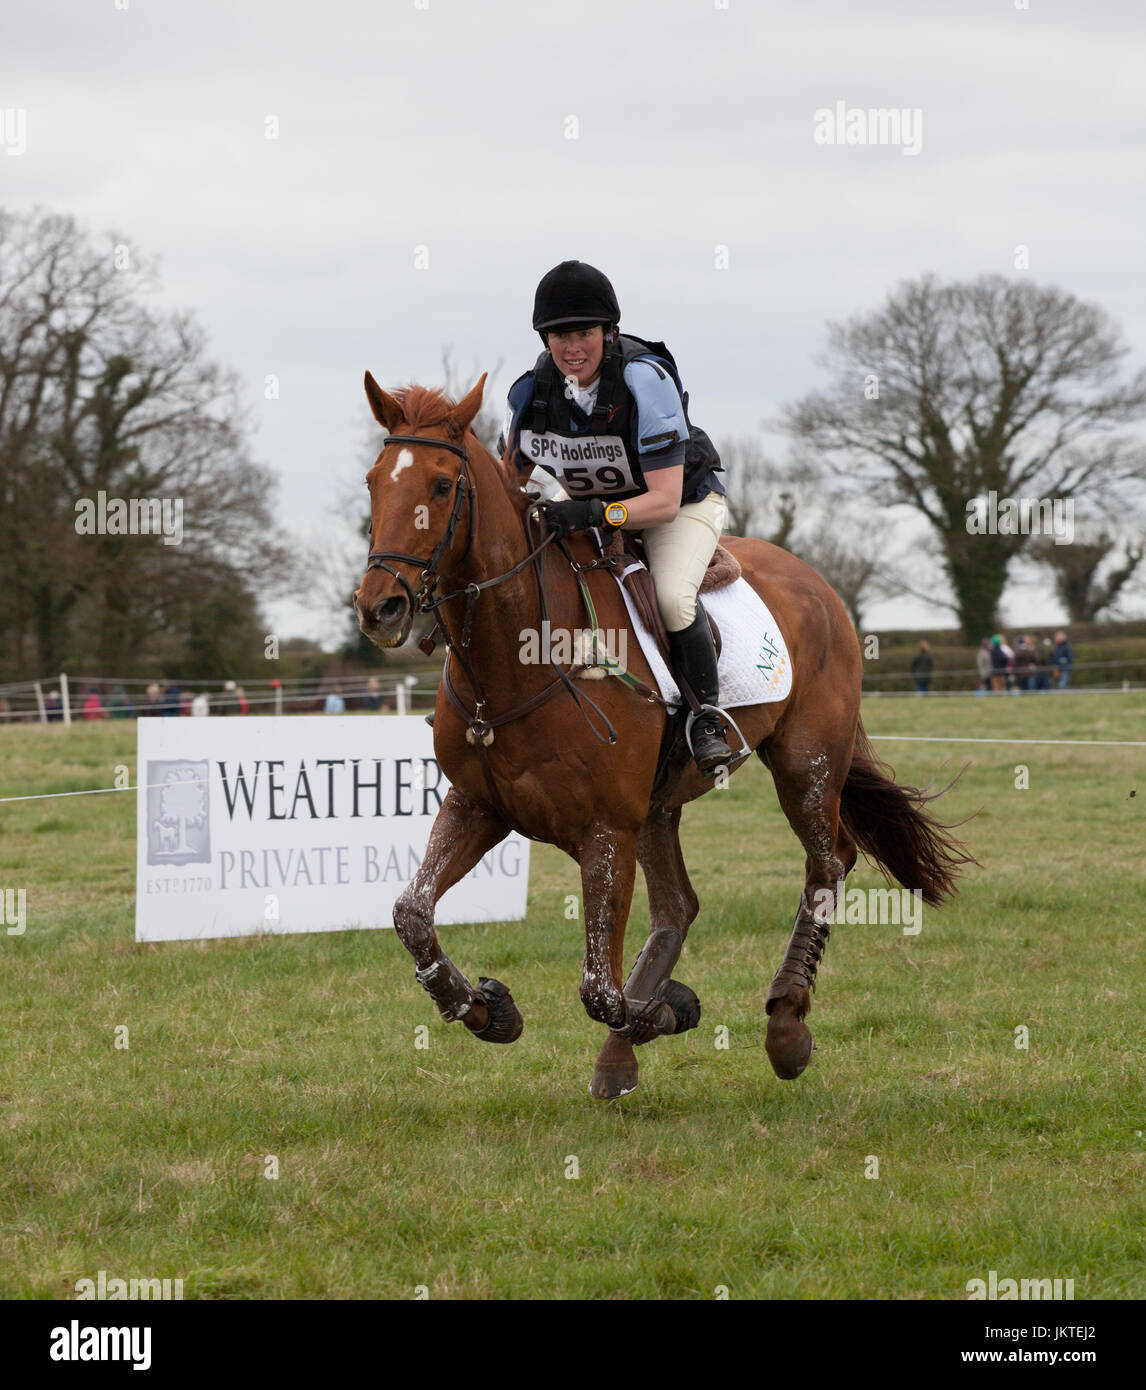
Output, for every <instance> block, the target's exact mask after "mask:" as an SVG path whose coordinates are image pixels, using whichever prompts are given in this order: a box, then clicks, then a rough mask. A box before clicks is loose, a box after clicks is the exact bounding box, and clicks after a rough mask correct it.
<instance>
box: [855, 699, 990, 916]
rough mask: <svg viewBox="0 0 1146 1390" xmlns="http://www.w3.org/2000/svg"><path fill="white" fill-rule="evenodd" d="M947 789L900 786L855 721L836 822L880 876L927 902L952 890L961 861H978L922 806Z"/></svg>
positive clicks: (937, 900) (934, 902)
mask: <svg viewBox="0 0 1146 1390" xmlns="http://www.w3.org/2000/svg"><path fill="white" fill-rule="evenodd" d="M956 780H958V779H956ZM950 785H951V783H948V787H949V786H950ZM948 787H944V788H943V789H942V790H941V791H938V792H929V791H928V790H927V789H926V788H919V787H904V786H900V785H899V784H898V783H897V782H896V781H895V773H894V771H893V770H892V769H891V768H890V767H888V765H887V764H886V763H885V762H883V761H882V760H881V759H880V758H879V757H878V756H877V755H876V752H875V749H874V748H873V747H872V746H871V740H870V739H869V738H868V736H867V734H866V733H865V732H864V727H863V722H862V721H861V722H860V723H859V725H858V726H857V728H856V738H855V746H854V749H853V752H852V765H851V767H850V768H849V769H848V776H847V781H846V782H845V783H844V787H843V791H842V792H841V794H840V821H841V823H842V824H843V827H844V829H845V830H846V831H847V832H848V834H849V835H850V836H851V837H852V839H853V840H854V841H855V842H856V844H857V845H858V847H859V848H860V850H861V851H862V852H863V853H864V854H866V855H867V856H868V858H870V859H874V860H875V862H876V863H877V864H878V865H879V867H880V868H881V869H882V870H883V872H884V874H885V875H887V876H889V877H891V878H895V879H896V880H898V882H900V883H901V884H902V885H903V886H904V888H909V889H912V890H915V889H918V890H919V891H920V892H921V893H922V894H923V901H924V902H925V903H929V904H931V905H932V906H937V905H938V904H939V903H941V902H943V901H944V900H945V899H946V898H949V897H951V896H952V895H953V894H954V893H956V892H957V891H958V889H957V887H956V883H955V880H956V878H957V877H958V875H959V873H960V872H961V870H962V868H963V866H964V865H966V864H978V862H979V861H978V860H977V859H976V858H975V857H974V856H973V855H972V854H969V853H967V852H966V846H965V845H964V844H963V843H962V841H960V840H956V839H954V838H953V837H952V836H951V835H950V834H949V833H948V832H949V831H951V830H952V829H954V826H953V825H944V824H943V823H942V822H941V821H937V820H935V819H934V817H932V816H930V815H928V814H927V811H926V810H925V809H924V808H925V807H926V806H927V804H928V803H929V802H931V801H934V800H935V799H936V797H939V796H942V795H943V792H945V791H946V790H947V789H948ZM958 824H962V822H961V821H960V822H958Z"/></svg>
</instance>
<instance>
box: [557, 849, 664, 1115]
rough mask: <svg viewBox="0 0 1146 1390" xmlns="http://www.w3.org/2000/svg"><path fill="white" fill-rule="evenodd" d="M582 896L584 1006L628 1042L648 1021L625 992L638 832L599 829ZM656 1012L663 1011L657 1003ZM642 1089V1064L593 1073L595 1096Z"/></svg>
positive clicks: (584, 857)
mask: <svg viewBox="0 0 1146 1390" xmlns="http://www.w3.org/2000/svg"><path fill="white" fill-rule="evenodd" d="M577 857H578V860H579V862H580V865H581V890H582V895H583V897H584V900H585V962H584V966H583V968H582V972H581V1002H582V1003H583V1004H584V1005H585V1012H586V1013H587V1014H588V1015H589V1017H590V1018H592V1019H595V1020H596V1021H597V1022H598V1023H603V1024H604V1025H605V1026H606V1027H607V1028H608V1029H610V1031H611V1032H613V1033H614V1034H616V1035H617V1036H618V1037H619V1038H622V1039H625V1040H626V1041H628V1040H631V1039H632V1038H633V1036H634V1032H636V1033H637V1034H638V1035H639V1033H640V1030H641V1028H642V1027H643V1016H642V1012H641V1010H640V1008H639V1007H636V1006H635V1005H634V1003H633V1001H630V1000H628V999H626V998H625V995H624V992H623V991H622V988H621V980H622V971H623V968H624V962H625V923H626V922H627V921H628V917H629V906H630V904H631V903H632V900H633V880H634V879H635V877H636V872H637V832H636V830H630V831H626V830H621V829H618V828H617V827H615V826H609V825H600V824H598V825H596V826H595V827H594V828H593V830H592V831H591V832H590V834H589V835H588V836H587V837H586V839H585V840H584V842H583V843H582V845H581V848H580V852H579V854H578V856H577ZM654 1004H655V1007H656V1008H658V1009H659V1008H660V1007H661V1006H660V1004H659V1002H658V1001H654ZM636 1086H637V1060H636V1057H635V1056H633V1057H632V1060H631V1061H627V1060H626V1061H624V1062H623V1063H622V1064H621V1065H619V1066H616V1067H613V1068H610V1069H609V1070H608V1071H602V1069H601V1068H600V1067H598V1068H597V1070H596V1071H594V1073H593V1079H592V1081H591V1082H590V1083H589V1091H590V1093H591V1094H592V1095H594V1096H598V1097H600V1098H604V1099H612V1098H613V1097H615V1096H623V1095H627V1094H628V1092H629V1091H633V1090H635V1089H636Z"/></svg>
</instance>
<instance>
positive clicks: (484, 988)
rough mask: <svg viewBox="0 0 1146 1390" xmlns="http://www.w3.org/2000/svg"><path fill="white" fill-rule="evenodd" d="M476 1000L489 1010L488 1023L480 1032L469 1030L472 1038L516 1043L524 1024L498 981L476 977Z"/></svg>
mask: <svg viewBox="0 0 1146 1390" xmlns="http://www.w3.org/2000/svg"><path fill="white" fill-rule="evenodd" d="M477 998H478V1001H479V1002H480V1003H482V1004H484V1005H485V1006H486V1008H487V1009H488V1010H489V1022H488V1023H487V1024H486V1026H485V1027H484V1028H482V1029H481V1030H480V1031H479V1030H477V1029H471V1031H472V1032H473V1035H474V1037H475V1038H481V1040H482V1042H491V1043H511V1042H516V1041H517V1040H518V1038H520V1037H521V1030H522V1028H524V1027H525V1024H524V1022H523V1020H522V1017H521V1010H520V1009H519V1008H518V1007H517V1005H516V1004H515V1003H514V1002H513V995H512V994H510V992H509V990H508V989H506V987H505V986H504V985H503V984H502V983H501V981H500V980H490V979H487V978H486V976H484V975H481V976H479V977H478V987H477Z"/></svg>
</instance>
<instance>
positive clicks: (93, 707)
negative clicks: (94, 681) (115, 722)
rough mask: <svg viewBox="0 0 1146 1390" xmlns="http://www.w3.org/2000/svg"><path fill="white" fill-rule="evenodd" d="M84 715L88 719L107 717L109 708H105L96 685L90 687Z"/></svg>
mask: <svg viewBox="0 0 1146 1390" xmlns="http://www.w3.org/2000/svg"><path fill="white" fill-rule="evenodd" d="M83 716H84V718H85V719H87V720H92V719H106V718H107V710H105V709H104V707H103V701H102V700H101V699H100V697H99V691H98V690H97V689H96V688H95V686H94V685H92V686H89V687H88V693H87V696H86V698H85V699H84V705H83Z"/></svg>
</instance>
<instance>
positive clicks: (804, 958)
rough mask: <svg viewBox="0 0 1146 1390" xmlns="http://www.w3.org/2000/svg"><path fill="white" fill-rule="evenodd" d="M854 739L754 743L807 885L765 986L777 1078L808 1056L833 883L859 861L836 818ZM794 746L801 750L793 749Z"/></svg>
mask: <svg viewBox="0 0 1146 1390" xmlns="http://www.w3.org/2000/svg"><path fill="white" fill-rule="evenodd" d="M851 743H852V740H851V738H850V737H849V738H848V739H847V742H846V745H844V744H842V743H837V744H835V745H834V746H832V747H830V748H829V747H825V746H824V745H823V744H822V743H821V744H820V745H819V747H818V750H817V748H816V745H814V744H813V745H811V749H812V751H809V743H808V742H807V741H805V740H802V739H800V738H799V737H798V736H795V737H793V736H792V735H791V732H790V731H789V732H788V736H787V737H786V738H785V739H784V740H782V741H777V742H774V743H771V744H769V745H767V746H766V747H765V748H761V749H759V750H758V751H759V753H760V757H761V759H762V761H764V762H765V763H766V765H767V766H768V768H769V769H770V770H771V772H772V778H773V781H774V782H775V784H776V793H777V795H778V796H779V798H780V805H781V807H782V808H783V811H784V814H785V815H786V816H787V817H788V823H789V824H790V825H791V827H792V829H793V830H794V831H795V832H796V834H797V836H798V837H799V839H800V843H801V844H802V845H803V846H804V851H805V854H806V856H807V857H806V860H805V879H804V892H803V895H802V897H801V899H800V910H799V912H797V914H796V923H795V926H794V927H793V928H792V936H791V939H790V940H789V942H788V950H787V952H786V953H785V955H784V960H783V963H782V964H781V966H780V969H779V970H778V971H777V972H776V976H775V978H774V979H773V981H772V987H771V989H770V990H769V991H768V1002H767V1004H766V1005H765V1008H766V1010H767V1013H768V1033H767V1036H766V1038H765V1042H764V1046H765V1048H766V1049H767V1052H768V1059H769V1061H770V1062H771V1063H772V1068H773V1070H774V1071H775V1073H776V1075H777V1076H778V1077H780V1079H781V1080H782V1081H793V1080H795V1078H796V1077H797V1076H799V1075H800V1073H801V1072H802V1071H803V1070H804V1068H805V1067H806V1066H807V1065H808V1062H809V1060H810V1059H811V1056H812V1034H811V1032H810V1031H809V1029H808V1025H807V1024H806V1023H805V1022H804V1017H805V1015H806V1014H807V1013H808V1011H809V1009H810V1008H811V1007H812V993H811V992H812V988H813V986H814V985H815V981H816V971H817V970H818V969H819V964H820V958H821V956H822V955H823V952H824V947H825V946H826V945H827V941H828V934H829V932H830V930H831V928H830V923H831V918H832V913H833V912H834V911H835V906H836V891H837V886H838V885H839V884H840V883H842V882H843V880H844V878H845V877H846V876H847V874H848V873H849V872H850V871H851V869H852V866H853V865H854V864H855V861H856V847H855V843H854V842H853V840H852V838H851V836H850V835H849V834H848V833H847V831H846V830H845V829H844V828H843V826H842V825H841V824H840V792H841V790H842V789H843V785H844V782H845V780H846V778H847V773H848V768H849V767H850V765H851ZM795 750H798V751H795Z"/></svg>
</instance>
